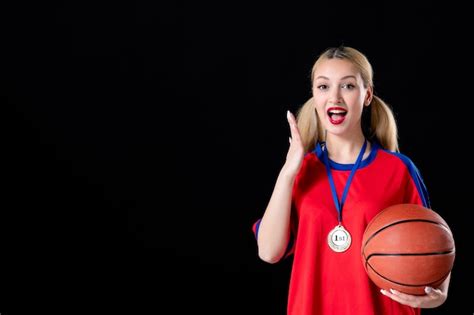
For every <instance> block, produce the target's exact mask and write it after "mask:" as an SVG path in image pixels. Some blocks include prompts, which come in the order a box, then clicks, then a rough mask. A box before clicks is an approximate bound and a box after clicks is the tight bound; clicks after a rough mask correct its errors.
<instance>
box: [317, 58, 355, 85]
mask: <svg viewBox="0 0 474 315" xmlns="http://www.w3.org/2000/svg"><path fill="white" fill-rule="evenodd" d="M349 75H353V76H355V77H356V78H357V79H359V78H361V76H360V73H359V70H358V69H357V67H356V66H355V65H354V64H353V63H352V62H350V61H348V60H346V59H337V58H333V59H324V60H321V62H320V63H319V64H318V66H317V67H316V69H315V72H314V79H315V80H316V79H318V77H319V76H322V77H326V78H329V79H330V80H333V79H334V80H337V79H340V78H343V77H345V76H349Z"/></svg>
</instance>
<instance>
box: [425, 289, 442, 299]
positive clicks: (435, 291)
mask: <svg viewBox="0 0 474 315" xmlns="http://www.w3.org/2000/svg"><path fill="white" fill-rule="evenodd" d="M425 292H426V295H428V296H429V297H431V298H434V299H436V298H438V297H439V296H441V295H442V294H443V292H441V290H440V289H434V288H432V287H425Z"/></svg>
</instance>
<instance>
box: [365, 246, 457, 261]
mask: <svg viewBox="0 0 474 315" xmlns="http://www.w3.org/2000/svg"><path fill="white" fill-rule="evenodd" d="M453 253H454V249H451V250H447V251H444V252H433V253H374V254H370V255H369V257H367V258H366V261H369V259H370V257H372V256H436V255H448V254H453Z"/></svg>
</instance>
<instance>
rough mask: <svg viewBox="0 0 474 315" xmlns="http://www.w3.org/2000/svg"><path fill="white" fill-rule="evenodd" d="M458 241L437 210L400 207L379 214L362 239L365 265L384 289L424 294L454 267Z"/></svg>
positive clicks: (436, 285) (401, 205)
mask: <svg viewBox="0 0 474 315" xmlns="http://www.w3.org/2000/svg"><path fill="white" fill-rule="evenodd" d="M454 256H455V246H454V238H453V235H452V233H451V230H450V229H449V226H448V224H447V223H446V222H445V221H444V220H443V218H441V216H440V215H439V214H437V213H436V212H434V211H433V210H430V209H427V208H425V207H422V206H419V205H414V204H399V205H394V206H391V207H388V208H386V209H384V210H383V211H382V212H380V213H379V214H377V215H376V216H375V217H374V218H373V219H372V220H371V221H370V222H369V224H368V225H367V228H366V229H365V232H364V235H363V239H362V262H363V264H364V268H365V270H366V271H367V274H368V276H369V278H370V279H371V280H372V281H373V282H374V283H375V284H376V285H377V286H378V287H379V288H381V289H385V290H389V289H394V290H397V291H400V292H404V293H407V294H413V295H424V294H425V292H424V288H425V287H426V286H430V287H434V288H436V287H438V286H439V285H440V284H441V283H442V282H443V281H444V280H445V279H446V277H447V276H448V275H449V272H450V271H451V269H452V268H453V264H454Z"/></svg>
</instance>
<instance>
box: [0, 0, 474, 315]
mask: <svg viewBox="0 0 474 315" xmlns="http://www.w3.org/2000/svg"><path fill="white" fill-rule="evenodd" d="M466 12H467V11H466V9H465V8H461V7H456V6H453V3H450V6H449V7H448V6H446V4H444V5H441V4H440V5H434V4H431V3H428V2H416V3H415V2H413V3H412V4H410V5H409V6H402V5H395V2H394V3H392V4H378V5H375V6H374V5H369V4H364V2H351V3H350V4H345V3H342V2H338V3H337V4H331V3H313V5H311V6H303V5H298V4H291V5H290V4H275V3H270V4H267V5H264V4H260V5H258V6H257V5H256V4H244V3H242V2H225V4H222V3H221V4H210V3H208V4H206V3H202V2H195V3H189V4H184V3H179V4H178V3H175V4H158V3H154V2H148V3H146V2H130V3H127V4H124V3H118V2H110V3H99V2H90V3H87V2H66V1H64V2H57V3H54V4H44V3H35V4H27V3H19V4H16V5H14V6H9V7H4V8H2V12H1V15H2V39H3V45H2V46H3V48H2V51H3V56H4V57H2V61H1V64H2V67H1V86H0V88H1V97H2V106H1V108H2V115H1V117H2V127H3V137H2V139H3V141H2V148H3V150H2V153H3V157H4V158H5V157H6V161H5V162H4V163H3V166H4V167H3V171H2V174H3V176H2V178H3V187H4V188H3V189H2V191H3V193H4V197H3V198H2V199H3V207H2V209H1V211H0V213H1V215H0V232H1V234H0V236H1V246H2V252H1V266H2V268H1V270H2V272H1V276H0V287H1V295H0V312H1V313H2V314H19V313H23V312H26V310H27V309H30V308H32V309H34V310H35V311H36V312H39V313H42V312H54V311H58V312H64V313H71V312H73V311H81V312H86V313H95V312H97V313H102V314H105V313H107V314H108V313H117V312H123V313H126V314H158V313H171V314H181V313H188V312H198V311H199V312H204V313H211V314H234V313H235V314H257V313H259V314H284V313H285V307H286V298H287V288H288V281H289V272H290V268H291V258H290V259H287V260H285V261H283V262H281V263H279V264H276V265H269V264H266V263H264V262H262V261H260V260H259V259H258V257H257V248H256V243H255V240H254V238H253V234H252V232H251V226H252V224H253V223H254V222H255V220H256V219H258V218H259V217H260V216H261V215H262V214H263V211H264V209H265V207H266V203H267V202H268V199H269V197H270V194H271V192H272V189H273V185H274V181H275V179H276V177H277V175H278V172H279V169H280V168H281V166H282V165H283V162H284V158H285V156H286V150H287V148H288V135H289V130H288V126H287V122H286V116H285V115H286V110H291V111H292V112H296V110H297V109H298V108H299V106H301V104H302V103H303V102H304V101H305V100H306V99H308V98H309V97H310V80H309V74H310V70H311V67H312V65H313V63H314V61H315V60H316V57H317V55H318V54H319V53H320V52H321V51H322V50H324V49H325V48H327V47H330V46H338V45H341V44H345V45H347V46H352V47H355V48H357V49H359V50H361V51H362V52H364V53H365V54H366V55H367V56H368V58H369V60H370V61H371V63H372V65H373V67H374V71H375V77H374V81H375V91H376V94H378V95H379V96H380V97H382V98H383V99H384V100H385V101H386V102H387V103H389V104H390V105H391V106H392V107H393V109H394V112H395V114H396V118H397V121H398V125H399V135H400V147H401V152H402V153H404V154H406V155H408V156H409V157H410V158H411V159H412V160H413V161H414V162H415V164H416V165H417V166H418V168H419V169H420V171H421V174H422V176H423V178H424V180H425V183H426V185H427V187H428V190H429V192H430V196H431V201H432V207H433V209H435V210H436V211H438V212H439V213H440V214H441V215H442V216H443V218H445V220H446V221H447V222H448V223H449V224H450V226H451V229H452V230H453V233H454V236H455V239H456V246H457V256H456V262H455V268H454V271H453V275H452V280H451V287H450V291H449V298H448V301H447V302H446V303H445V304H444V305H443V306H442V307H440V308H437V309H433V310H423V314H448V313H450V314H452V313H453V312H455V311H457V312H458V313H467V314H470V313H471V312H472V305H471V304H470V303H469V301H465V300H463V299H462V295H463V294H464V291H468V290H469V288H470V282H471V279H472V272H471V270H470V266H472V260H471V259H470V258H468V257H467V255H468V251H469V249H468V248H470V247H471V245H470V243H471V242H472V234H471V230H470V229H471V226H472V224H471V218H472V207H471V205H470V202H469V200H470V193H471V191H472V189H471V188H472V185H471V178H472V170H471V166H470V163H471V156H470V154H469V153H467V151H466V149H467V148H468V147H469V144H470V139H471V137H472V134H473V132H472V130H471V125H472V122H471V121H472V116H471V115H470V114H471V112H472V111H471V107H472V104H471V103H472V100H471V95H470V92H471V82H472V74H471V75H470V74H469V73H472V72H469V69H470V68H471V64H472V62H471V59H472V57H471V56H470V54H471V53H470V50H469V48H468V46H469V41H470V40H471V38H470V37H469V33H468V31H467V30H468V27H467V24H468V22H469V20H468V19H466V18H465V17H464V13H466ZM346 289H348V290H351V289H355V288H346ZM164 309H169V311H163V310H164Z"/></svg>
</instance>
